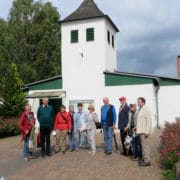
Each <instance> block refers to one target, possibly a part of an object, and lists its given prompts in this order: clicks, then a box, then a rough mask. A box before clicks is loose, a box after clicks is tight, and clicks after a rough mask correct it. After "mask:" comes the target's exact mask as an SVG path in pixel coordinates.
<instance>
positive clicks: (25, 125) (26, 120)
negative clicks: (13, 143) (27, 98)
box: [18, 104, 35, 161]
mask: <svg viewBox="0 0 180 180" xmlns="http://www.w3.org/2000/svg"><path fill="white" fill-rule="evenodd" d="M24 109H25V111H24V112H23V113H22V114H21V117H20V119H19V123H18V127H19V130H20V132H21V135H22V139H21V140H22V141H24V146H23V157H24V160H25V161H28V160H29V159H33V158H34V157H33V156H32V152H28V146H29V139H30V135H32V134H33V133H34V132H32V130H33V131H34V125H35V117H34V114H33V112H31V106H30V105H29V104H27V105H26V106H25V108H24Z"/></svg>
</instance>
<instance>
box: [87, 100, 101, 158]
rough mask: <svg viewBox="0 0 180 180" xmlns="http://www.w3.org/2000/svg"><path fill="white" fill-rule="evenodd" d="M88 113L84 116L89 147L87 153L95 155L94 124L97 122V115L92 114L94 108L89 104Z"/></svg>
mask: <svg viewBox="0 0 180 180" xmlns="http://www.w3.org/2000/svg"><path fill="white" fill-rule="evenodd" d="M88 110H89V113H88V114H87V115H86V116H85V121H86V127H87V133H88V137H89V140H90V145H91V151H89V153H90V154H92V155H95V154H96V141H95V136H96V124H95V123H96V122H99V120H98V115H97V114H96V113H95V112H94V111H95V108H94V105H92V104H90V105H89V106H88Z"/></svg>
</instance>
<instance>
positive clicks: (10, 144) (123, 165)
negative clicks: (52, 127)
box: [0, 130, 162, 180]
mask: <svg viewBox="0 0 180 180" xmlns="http://www.w3.org/2000/svg"><path fill="white" fill-rule="evenodd" d="M160 133H161V131H160V130H156V131H155V132H154V134H152V135H151V137H150V138H151V139H150V142H151V157H152V165H151V166H150V167H139V166H138V163H137V162H133V161H131V159H129V158H128V157H124V156H121V155H120V151H119V150H118V151H117V150H115V148H114V150H113V154H112V155H110V156H107V155H105V154H104V150H103V136H102V134H99V133H98V134H97V137H96V139H97V140H96V141H97V143H96V144H97V154H96V155H91V154H89V153H88V151H89V150H87V149H80V150H79V151H78V152H69V151H68V152H67V153H66V154H65V155H63V154H62V153H57V154H54V155H53V156H52V157H46V158H44V159H42V158H38V159H35V160H31V161H29V162H24V161H23V158H22V149H21V148H20V147H19V141H20V136H16V137H11V138H5V139H0V177H1V176H5V177H7V178H8V180H31V179H33V180H56V179H57V180H59V179H61V180H81V179H82V180H86V179H87V180H99V179H103V180H124V179H125V180H144V179H146V180H161V179H162V171H161V169H160V166H159V153H158V146H159V135H160ZM116 137H117V141H118V146H119V147H120V148H121V144H120V139H119V134H117V135H116ZM53 144H54V140H52V145H53ZM37 154H38V153H37Z"/></svg>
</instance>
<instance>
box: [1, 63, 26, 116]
mask: <svg viewBox="0 0 180 180" xmlns="http://www.w3.org/2000/svg"><path fill="white" fill-rule="evenodd" d="M1 81H2V82H3V87H2V93H3V98H4V104H3V105H0V114H1V115H2V116H4V117H18V116H19V115H20V113H21V112H22V109H23V107H24V105H25V104H26V99H25V97H26V95H25V93H24V92H23V91H22V87H23V82H22V80H21V79H20V76H19V73H18V71H17V66H16V64H15V63H12V64H11V65H10V67H9V69H8V71H7V74H6V76H4V77H1Z"/></svg>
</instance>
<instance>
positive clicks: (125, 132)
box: [19, 96, 151, 166]
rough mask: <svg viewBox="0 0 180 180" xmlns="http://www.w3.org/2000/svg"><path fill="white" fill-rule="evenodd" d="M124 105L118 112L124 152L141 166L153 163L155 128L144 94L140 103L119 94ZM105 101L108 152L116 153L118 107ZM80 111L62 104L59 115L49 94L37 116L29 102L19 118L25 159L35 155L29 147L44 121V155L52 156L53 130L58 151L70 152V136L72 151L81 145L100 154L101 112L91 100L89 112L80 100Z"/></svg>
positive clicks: (103, 126) (41, 134)
mask: <svg viewBox="0 0 180 180" xmlns="http://www.w3.org/2000/svg"><path fill="white" fill-rule="evenodd" d="M119 101H120V108H119V112H118V129H119V130H120V137H121V142H122V149H123V151H122V152H121V154H122V155H124V156H128V155H131V156H132V159H133V160H138V164H139V166H150V146H149V135H150V131H151V113H150V111H149V109H148V108H147V107H146V105H145V102H146V101H145V99H144V98H143V97H140V98H138V100H137V104H138V107H139V108H137V106H136V103H131V104H130V105H128V104H127V102H126V97H124V96H122V97H120V98H119ZM103 103H104V105H103V106H102V107H101V118H100V123H101V126H102V129H103V134H104V153H105V154H106V155H111V154H112V144H113V134H114V130H115V129H116V120H117V118H116V116H117V115H116V110H115V107H114V106H113V105H111V104H110V103H109V99H108V98H107V97H105V98H103ZM77 109H78V110H77V112H74V106H73V105H70V106H69V111H68V112H67V111H66V107H65V106H64V105H62V106H61V107H60V110H59V112H58V113H57V115H56V117H55V116H54V111H53V107H52V106H51V105H49V103H48V98H43V99H42V105H41V106H40V107H39V108H38V112H37V119H36V118H35V115H34V114H33V112H31V106H30V105H29V104H28V105H26V106H25V111H24V112H23V113H22V115H21V117H20V120H19V129H20V131H21V134H22V140H24V147H23V157H24V160H26V161H28V160H29V159H32V158H34V157H33V155H32V151H29V144H30V143H29V142H30V141H31V140H34V139H35V135H34V134H35V131H36V130H35V129H36V128H35V127H36V122H38V123H39V125H40V145H41V157H45V156H52V152H51V147H50V136H51V133H52V135H53V136H55V137H56V144H55V153H58V152H59V151H61V152H62V153H63V154H65V153H66V150H67V145H66V139H67V136H68V146H69V149H70V151H71V152H72V151H78V150H79V148H87V149H89V147H90V151H89V153H90V154H92V155H95V154H96V140H95V139H96V138H95V136H96V128H97V127H96V124H98V123H99V118H98V115H97V114H96V113H95V107H94V105H93V104H89V106H88V112H85V111H84V110H83V104H82V103H78V104H77ZM127 136H131V138H132V142H131V146H130V147H131V148H129V147H128V148H127V146H126V138H127Z"/></svg>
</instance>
